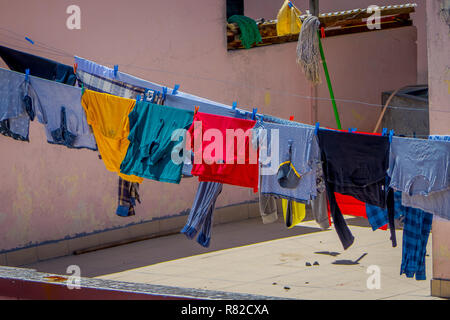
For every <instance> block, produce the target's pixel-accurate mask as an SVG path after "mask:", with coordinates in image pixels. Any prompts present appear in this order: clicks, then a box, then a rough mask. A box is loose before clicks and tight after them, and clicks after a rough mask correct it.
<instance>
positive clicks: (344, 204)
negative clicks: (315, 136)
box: [328, 129, 387, 230]
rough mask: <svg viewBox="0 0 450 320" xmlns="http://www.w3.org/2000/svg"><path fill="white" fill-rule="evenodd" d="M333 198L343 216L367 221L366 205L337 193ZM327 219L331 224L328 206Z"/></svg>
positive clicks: (385, 228)
mask: <svg viewBox="0 0 450 320" xmlns="http://www.w3.org/2000/svg"><path fill="white" fill-rule="evenodd" d="M331 130H335V131H341V132H348V131H347V130H336V129H331ZM354 133H358V134H368V135H374V136H381V133H369V132H360V131H355V132H354ZM334 196H335V197H336V203H337V204H338V206H339V209H341V212H342V214H343V215H349V216H354V217H362V218H366V219H367V213H366V204H365V203H364V202H362V201H359V200H358V199H356V198H354V197H352V196H347V195H343V194H340V193H337V192H335V193H334ZM328 219H329V221H330V224H331V212H330V206H329V205H328ZM380 229H381V230H387V225H385V226H382V227H380Z"/></svg>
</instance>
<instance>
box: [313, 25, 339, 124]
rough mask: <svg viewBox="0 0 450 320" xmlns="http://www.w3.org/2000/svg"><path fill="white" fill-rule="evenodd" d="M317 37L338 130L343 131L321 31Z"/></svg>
mask: <svg viewBox="0 0 450 320" xmlns="http://www.w3.org/2000/svg"><path fill="white" fill-rule="evenodd" d="M317 35H318V36H319V50H320V56H321V58H322V63H323V71H324V72H325V77H326V78H327V83H328V90H329V91H330V98H331V103H332V104H333V111H334V117H335V118H336V124H337V128H338V129H339V130H341V129H342V127H341V120H339V112H338V110H337V107H336V101H335V99H334V93H333V87H332V86H331V80H330V74H329V73H328V67H327V62H326V61H325V54H324V53H323V48H322V40H321V39H320V31H319V30H317Z"/></svg>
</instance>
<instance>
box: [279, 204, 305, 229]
mask: <svg viewBox="0 0 450 320" xmlns="http://www.w3.org/2000/svg"><path fill="white" fill-rule="evenodd" d="M281 206H282V208H283V217H284V223H285V225H286V228H288V229H291V228H293V227H295V226H296V225H297V224H299V223H300V222H302V221H303V220H304V219H305V216H306V208H305V204H304V203H299V202H295V201H292V200H286V199H282V200H281Z"/></svg>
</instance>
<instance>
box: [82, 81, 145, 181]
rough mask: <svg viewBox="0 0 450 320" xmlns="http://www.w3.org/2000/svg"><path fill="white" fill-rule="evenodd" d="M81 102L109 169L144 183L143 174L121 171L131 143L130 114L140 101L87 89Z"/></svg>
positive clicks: (124, 177)
mask: <svg viewBox="0 0 450 320" xmlns="http://www.w3.org/2000/svg"><path fill="white" fill-rule="evenodd" d="M81 104H82V106H83V108H84V110H85V112H86V118H87V123H88V124H89V125H90V126H91V127H92V130H93V131H94V136H95V140H96V141H97V146H98V150H99V152H100V155H101V157H102V160H103V163H104V164H105V167H106V169H107V170H109V171H111V172H116V173H117V174H118V175H119V177H121V178H123V179H124V180H127V181H130V182H138V183H142V181H143V179H142V178H141V177H137V176H133V175H125V174H121V173H120V164H121V163H122V161H123V159H124V157H125V155H126V153H127V150H128V146H129V144H130V142H129V141H128V139H127V138H128V135H129V133H130V126H129V119H128V115H129V113H130V112H131V111H132V110H133V108H134V106H135V104H136V101H135V100H131V99H125V98H121V97H117V96H113V95H110V94H107V93H99V92H94V91H91V90H85V92H84V94H83V96H82V98H81Z"/></svg>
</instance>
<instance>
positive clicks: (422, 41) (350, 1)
mask: <svg viewBox="0 0 450 320" xmlns="http://www.w3.org/2000/svg"><path fill="white" fill-rule="evenodd" d="M292 2H293V3H294V5H295V6H296V7H297V8H299V10H300V11H301V12H302V13H306V10H308V9H309V0H293V1H292ZM283 3H284V0H245V8H244V9H245V15H247V16H249V17H251V18H253V19H259V18H265V19H266V20H271V19H276V18H277V14H278V10H279V9H280V8H281V6H282V4H283ZM406 3H416V4H417V7H416V12H415V13H413V14H412V15H411V17H412V19H413V23H414V25H415V26H416V27H417V83H418V84H425V83H427V80H428V78H427V77H428V60H427V29H426V26H427V24H426V10H425V9H426V5H425V3H426V0H416V1H408V0H377V1H374V0H356V1H355V0H339V1H336V0H319V9H320V13H325V12H335V11H343V10H350V9H356V8H367V7H368V6H370V5H373V4H376V5H379V6H384V5H395V4H406ZM411 84H415V83H411ZM392 89H394V88H392Z"/></svg>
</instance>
